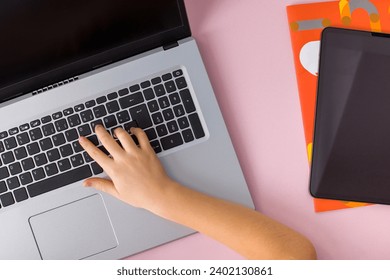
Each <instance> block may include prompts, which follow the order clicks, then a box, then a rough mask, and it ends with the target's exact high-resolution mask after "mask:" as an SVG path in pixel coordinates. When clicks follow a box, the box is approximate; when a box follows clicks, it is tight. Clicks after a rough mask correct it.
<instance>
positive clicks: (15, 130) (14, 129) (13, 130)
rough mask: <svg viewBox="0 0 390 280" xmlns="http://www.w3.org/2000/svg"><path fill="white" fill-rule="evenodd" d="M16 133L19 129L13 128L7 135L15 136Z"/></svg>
mask: <svg viewBox="0 0 390 280" xmlns="http://www.w3.org/2000/svg"><path fill="white" fill-rule="evenodd" d="M18 132H19V128H17V127H14V128H11V129H10V130H8V133H9V135H15V134H16V133H18Z"/></svg>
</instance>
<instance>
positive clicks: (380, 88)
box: [310, 28, 390, 204]
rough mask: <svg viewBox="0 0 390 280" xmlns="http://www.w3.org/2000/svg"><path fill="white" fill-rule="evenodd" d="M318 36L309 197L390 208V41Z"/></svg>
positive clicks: (334, 33) (338, 33) (342, 33)
mask: <svg viewBox="0 0 390 280" xmlns="http://www.w3.org/2000/svg"><path fill="white" fill-rule="evenodd" d="M322 36H323V37H322V40H321V55H320V66H319V67H320V68H319V79H318V92H317V110H316V123H315V133H314V144H313V159H312V168H311V178H310V191H311V193H312V195H313V196H315V197H320V198H331V199H340V200H351V201H363V202H374V203H385V204H390V36H386V35H384V34H378V33H371V32H362V31H352V30H345V29H336V28H327V29H325V30H324V32H323V35H322Z"/></svg>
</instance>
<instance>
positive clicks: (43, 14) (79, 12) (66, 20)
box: [0, 0, 186, 101]
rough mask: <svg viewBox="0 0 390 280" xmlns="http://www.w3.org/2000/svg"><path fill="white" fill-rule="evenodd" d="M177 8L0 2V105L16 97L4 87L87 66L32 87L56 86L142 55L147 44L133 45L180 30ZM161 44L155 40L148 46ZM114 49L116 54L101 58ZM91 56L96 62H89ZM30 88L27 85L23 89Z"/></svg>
mask: <svg viewBox="0 0 390 280" xmlns="http://www.w3.org/2000/svg"><path fill="white" fill-rule="evenodd" d="M179 3H180V1H178V0H142V1H135V0H132V1H131V0H83V1H76V0H66V1H52V0H39V1H31V0H18V1H14V0H3V1H0V38H1V43H0V57H1V59H0V101H3V100H6V99H10V98H12V97H15V95H20V94H21V92H20V90H21V89H20V88H19V89H18V90H17V91H9V90H6V89H7V87H10V86H11V85H14V84H15V83H20V82H21V81H25V80H26V79H31V78H33V77H34V79H35V78H36V77H37V76H39V75H42V74H43V73H48V72H50V71H53V70H55V69H58V68H61V67H64V66H65V65H69V64H72V63H75V62H80V61H81V60H83V59H85V58H89V61H88V62H86V63H81V64H80V65H78V66H77V67H76V66H75V65H73V67H69V71H68V70H66V71H61V72H59V73H58V74H57V75H55V77H53V76H52V77H50V79H48V78H47V77H46V78H43V77H42V79H41V80H42V82H41V83H40V84H37V86H46V85H49V84H51V83H53V82H58V80H56V79H59V78H60V76H61V75H63V74H66V75H76V74H79V73H77V71H88V70H91V69H93V68H94V67H96V66H97V65H99V64H100V65H101V64H104V63H109V62H112V61H115V60H119V59H122V58H124V57H125V56H128V55H129V54H132V53H133V51H134V53H136V52H137V51H138V52H141V51H145V50H146V45H148V44H144V45H142V44H138V45H137V46H135V45H134V43H136V42H140V41H142V40H147V39H149V38H152V37H153V36H154V37H155V38H159V37H158V36H159V35H161V34H163V33H164V32H168V31H171V30H174V29H175V28H177V27H181V26H183V25H184V24H185V20H186V18H184V19H183V14H182V13H181V11H180V5H179ZM184 17H185V15H184ZM156 36H157V37H156ZM163 41H164V40H163V38H159V39H158V40H156V39H155V40H153V43H162V42H163ZM132 43H133V45H131V44H132ZM149 45H150V46H153V44H149ZM124 46H127V48H124ZM121 47H122V49H121ZM115 48H116V49H117V51H116V52H113V53H111V54H109V53H107V51H109V50H113V49H115ZM97 54H99V56H100V59H91V57H92V56H95V55H97ZM70 77H71V76H68V77H61V79H66V78H70ZM38 80H40V79H39V78H38ZM38 80H36V82H37V81H38ZM45 83H46V84H45ZM34 84H35V83H34V81H30V83H29V86H33V85H34ZM23 90H25V89H23ZM30 90H32V89H30Z"/></svg>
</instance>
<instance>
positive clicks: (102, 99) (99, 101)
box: [96, 96, 107, 104]
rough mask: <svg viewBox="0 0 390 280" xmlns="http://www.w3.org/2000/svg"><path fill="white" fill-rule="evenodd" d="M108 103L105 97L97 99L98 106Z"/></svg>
mask: <svg viewBox="0 0 390 280" xmlns="http://www.w3.org/2000/svg"><path fill="white" fill-rule="evenodd" d="M106 101H107V98H106V97H105V96H100V97H98V98H96V103H97V104H103V103H104V102H106Z"/></svg>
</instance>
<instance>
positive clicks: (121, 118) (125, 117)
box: [116, 111, 130, 123]
mask: <svg viewBox="0 0 390 280" xmlns="http://www.w3.org/2000/svg"><path fill="white" fill-rule="evenodd" d="M116 118H117V119H118V122H119V123H124V122H128V121H129V120H130V115H129V113H128V112H127V111H122V112H119V113H118V114H116Z"/></svg>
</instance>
